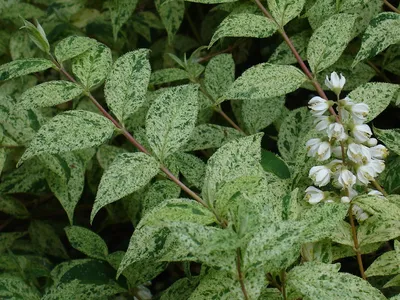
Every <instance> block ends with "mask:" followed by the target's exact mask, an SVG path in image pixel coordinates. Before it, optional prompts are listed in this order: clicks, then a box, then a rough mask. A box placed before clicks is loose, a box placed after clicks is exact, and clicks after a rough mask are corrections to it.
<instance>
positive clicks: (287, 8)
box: [268, 0, 306, 27]
mask: <svg viewBox="0 0 400 300" xmlns="http://www.w3.org/2000/svg"><path fill="white" fill-rule="evenodd" d="M305 2H306V1H305V0H283V1H280V0H268V7H269V9H270V11H271V14H272V16H273V17H274V19H275V20H276V21H277V22H278V24H279V25H280V26H281V27H283V26H284V25H286V24H287V23H288V22H289V21H291V20H292V19H294V18H296V17H297V16H298V15H300V13H301V11H302V10H303V6H304V3H305Z"/></svg>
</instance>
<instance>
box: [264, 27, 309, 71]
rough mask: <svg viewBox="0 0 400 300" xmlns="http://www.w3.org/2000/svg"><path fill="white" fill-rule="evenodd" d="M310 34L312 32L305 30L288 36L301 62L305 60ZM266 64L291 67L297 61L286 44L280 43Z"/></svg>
mask: <svg viewBox="0 0 400 300" xmlns="http://www.w3.org/2000/svg"><path fill="white" fill-rule="evenodd" d="M311 33H312V32H311V31H310V30H305V31H302V32H300V33H297V34H295V35H293V36H290V40H291V41H292V43H293V46H294V47H295V49H296V50H297V52H298V53H299V55H300V57H301V58H302V59H303V60H306V58H307V57H306V51H307V45H308V41H309V40H310V37H311ZM268 62H269V63H270V64H279V65H292V64H295V63H297V59H296V57H295V56H294V54H293V52H292V51H291V50H290V48H289V46H288V44H287V43H286V42H282V43H281V44H280V45H279V46H278V47H277V48H276V49H275V51H274V53H272V55H271V56H270V58H269V59H268Z"/></svg>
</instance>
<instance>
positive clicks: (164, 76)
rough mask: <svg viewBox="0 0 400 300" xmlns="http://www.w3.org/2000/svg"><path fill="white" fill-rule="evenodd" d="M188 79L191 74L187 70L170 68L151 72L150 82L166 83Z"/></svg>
mask: <svg viewBox="0 0 400 300" xmlns="http://www.w3.org/2000/svg"><path fill="white" fill-rule="evenodd" d="M187 79H189V74H188V73H187V72H186V71H185V70H182V69H178V68H168V69H162V70H157V71H155V72H153V73H151V77H150V84H155V85H157V84H165V83H170V82H174V81H180V80H187Z"/></svg>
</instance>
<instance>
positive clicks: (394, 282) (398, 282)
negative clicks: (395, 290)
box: [383, 274, 400, 300]
mask: <svg viewBox="0 0 400 300" xmlns="http://www.w3.org/2000/svg"><path fill="white" fill-rule="evenodd" d="M391 286H400V274H398V275H396V276H395V277H393V278H392V279H391V280H389V281H388V282H386V284H385V285H384V286H383V288H388V287H391ZM390 299H393V300H394V299H396V300H397V299H398V297H392V298H390Z"/></svg>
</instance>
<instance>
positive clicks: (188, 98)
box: [146, 85, 198, 161]
mask: <svg viewBox="0 0 400 300" xmlns="http://www.w3.org/2000/svg"><path fill="white" fill-rule="evenodd" d="M197 97H198V86H197V85H182V86H177V87H173V88H170V89H167V90H166V91H165V92H163V93H162V94H161V95H160V96H159V97H158V98H157V99H156V100H155V101H154V103H153V104H152V105H151V107H150V109H149V111H148V113H147V118H146V135H147V139H148V140H149V144H150V146H151V149H152V150H153V152H154V153H155V155H156V156H157V157H158V158H159V160H160V161H164V160H165V159H166V158H167V157H168V156H169V155H172V154H174V153H175V152H176V151H177V150H178V149H179V148H180V147H181V146H182V145H184V144H185V143H186V142H187V141H188V139H189V137H190V135H191V134H192V131H193V129H194V127H195V123H196V118H197V112H198V103H197Z"/></svg>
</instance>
